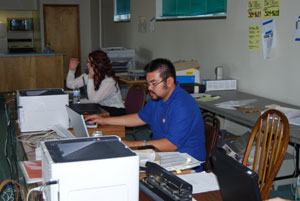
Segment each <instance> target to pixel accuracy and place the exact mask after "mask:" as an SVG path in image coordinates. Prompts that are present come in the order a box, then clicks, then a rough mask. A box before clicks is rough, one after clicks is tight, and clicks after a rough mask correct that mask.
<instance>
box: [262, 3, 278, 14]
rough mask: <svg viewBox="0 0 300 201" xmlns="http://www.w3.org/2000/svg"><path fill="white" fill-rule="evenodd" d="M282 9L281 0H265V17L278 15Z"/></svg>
mask: <svg viewBox="0 0 300 201" xmlns="http://www.w3.org/2000/svg"><path fill="white" fill-rule="evenodd" d="M279 10H280V0H265V3H264V17H278V16H279Z"/></svg>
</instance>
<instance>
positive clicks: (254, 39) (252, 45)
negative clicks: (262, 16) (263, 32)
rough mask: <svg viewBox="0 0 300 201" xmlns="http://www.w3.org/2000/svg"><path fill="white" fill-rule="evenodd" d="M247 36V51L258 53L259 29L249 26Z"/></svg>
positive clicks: (255, 26)
mask: <svg viewBox="0 0 300 201" xmlns="http://www.w3.org/2000/svg"><path fill="white" fill-rule="evenodd" d="M248 36H249V38H248V49H249V50H251V51H258V50H259V40H260V27H259V26H257V25H254V26H249V29H248Z"/></svg>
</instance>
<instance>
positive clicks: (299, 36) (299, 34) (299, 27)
mask: <svg viewBox="0 0 300 201" xmlns="http://www.w3.org/2000/svg"><path fill="white" fill-rule="evenodd" d="M295 41H298V42H300V16H298V18H297V19H296V30H295Z"/></svg>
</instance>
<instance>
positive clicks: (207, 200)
mask: <svg viewBox="0 0 300 201" xmlns="http://www.w3.org/2000/svg"><path fill="white" fill-rule="evenodd" d="M193 198H194V199H196V200H199V201H222V197H221V192H220V191H211V192H206V193H198V194H194V195H193ZM139 200H141V201H153V200H152V199H151V198H150V197H149V196H147V195H146V194H145V193H144V192H141V191H140V197H139Z"/></svg>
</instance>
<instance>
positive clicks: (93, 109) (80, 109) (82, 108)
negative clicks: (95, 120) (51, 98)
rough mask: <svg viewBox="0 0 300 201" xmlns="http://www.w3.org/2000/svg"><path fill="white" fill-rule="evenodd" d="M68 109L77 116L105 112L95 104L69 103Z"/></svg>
mask: <svg viewBox="0 0 300 201" xmlns="http://www.w3.org/2000/svg"><path fill="white" fill-rule="evenodd" d="M69 107H70V108H72V109H73V110H75V111H76V112H77V113H79V114H100V113H103V112H105V111H104V110H103V109H102V108H101V107H100V105H99V104H97V103H80V104H73V103H70V106H69Z"/></svg>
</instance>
